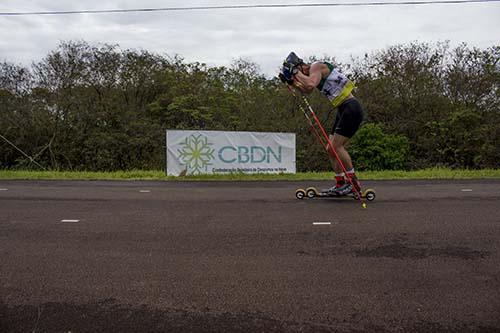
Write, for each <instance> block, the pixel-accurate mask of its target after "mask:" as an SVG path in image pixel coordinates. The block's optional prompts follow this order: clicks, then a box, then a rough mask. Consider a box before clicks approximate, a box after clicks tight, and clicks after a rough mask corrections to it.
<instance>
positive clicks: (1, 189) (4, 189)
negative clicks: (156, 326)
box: [0, 188, 9, 191]
mask: <svg viewBox="0 0 500 333" xmlns="http://www.w3.org/2000/svg"><path fill="white" fill-rule="evenodd" d="M8 190H9V189H6V188H0V191H8Z"/></svg>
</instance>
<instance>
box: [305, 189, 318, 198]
mask: <svg viewBox="0 0 500 333" xmlns="http://www.w3.org/2000/svg"><path fill="white" fill-rule="evenodd" d="M306 196H307V197H308V198H309V199H312V198H314V197H317V196H319V193H318V191H317V190H316V188H314V187H309V188H307V189H306Z"/></svg>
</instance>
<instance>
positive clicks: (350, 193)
mask: <svg viewBox="0 0 500 333" xmlns="http://www.w3.org/2000/svg"><path fill="white" fill-rule="evenodd" d="M358 193H361V198H364V199H366V200H368V201H373V200H375V197H376V194H375V190H373V189H370V188H369V189H366V190H364V191H361V192H356V191H354V190H353V189H352V185H350V184H349V185H347V186H346V187H345V188H344V189H341V191H336V190H335V189H326V190H322V191H318V190H317V189H316V188H315V187H308V188H307V189H305V190H304V189H297V190H296V191H295V197H296V198H297V199H304V198H309V199H313V198H340V197H352V198H354V199H355V200H359V199H360V198H359V194H358Z"/></svg>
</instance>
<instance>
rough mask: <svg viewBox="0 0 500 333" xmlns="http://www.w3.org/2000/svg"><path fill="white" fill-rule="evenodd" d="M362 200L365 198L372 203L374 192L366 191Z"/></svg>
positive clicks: (374, 196)
mask: <svg viewBox="0 0 500 333" xmlns="http://www.w3.org/2000/svg"><path fill="white" fill-rule="evenodd" d="M363 198H366V200H368V201H373V200H375V198H376V194H375V190H372V189H366V190H365V191H364V192H363Z"/></svg>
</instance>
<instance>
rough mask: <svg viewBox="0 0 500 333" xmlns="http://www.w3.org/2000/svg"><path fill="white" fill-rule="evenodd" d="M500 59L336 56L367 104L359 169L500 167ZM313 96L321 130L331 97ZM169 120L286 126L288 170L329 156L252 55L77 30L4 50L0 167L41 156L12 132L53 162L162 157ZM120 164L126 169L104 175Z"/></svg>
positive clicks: (439, 47) (416, 50)
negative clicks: (66, 37)
mask: <svg viewBox="0 0 500 333" xmlns="http://www.w3.org/2000/svg"><path fill="white" fill-rule="evenodd" d="M333 51H334V50H332V52H333ZM314 59H315V58H311V60H314ZM322 59H325V60H329V61H332V62H334V63H336V62H335V59H333V58H332V57H329V56H324V57H323V58H322ZM499 59H500V46H492V47H490V48H486V49H478V48H474V47H469V46H467V45H465V44H463V45H460V46H458V47H455V48H451V47H450V46H449V45H448V44H447V43H440V44H429V43H410V44H405V45H395V46H391V47H388V48H387V49H385V50H380V51H376V52H374V53H371V54H367V55H366V56H365V57H363V58H358V59H353V60H352V61H351V62H350V63H345V64H337V65H338V66H339V67H340V68H341V69H342V70H343V71H344V72H345V73H347V74H348V76H350V77H351V78H352V79H353V80H354V81H355V82H356V84H357V90H356V91H355V95H356V96H357V97H358V98H359V99H360V100H361V102H362V104H364V106H365V108H366V110H367V117H366V122H365V125H364V126H363V127H362V129H361V130H360V132H359V133H358V134H357V136H356V137H355V139H354V140H353V142H352V147H351V151H352V155H353V158H354V160H355V161H356V165H355V167H356V169H357V170H361V171H362V170H364V171H367V170H407V171H411V170H419V169H428V168H433V167H436V166H439V167H442V168H450V169H485V168H489V169H498V168H499V166H500V89H499V87H500V63H499ZM279 65H280V59H276V67H277V68H278V66H279ZM311 104H312V106H313V107H314V109H315V110H316V111H317V113H318V114H319V115H320V118H321V119H323V121H324V123H325V126H326V127H327V129H328V130H329V127H330V126H331V124H332V123H333V118H334V112H331V108H330V105H329V104H328V103H327V101H326V99H325V98H323V97H322V96H320V95H319V94H313V95H312V96H311ZM166 129H200V130H226V131H269V132H293V133H296V134H297V169H298V171H299V172H302V173H301V174H299V175H298V176H297V177H301V176H303V177H306V176H305V175H317V174H314V173H313V174H310V173H309V172H318V171H324V170H329V169H330V165H329V162H328V159H327V156H326V154H325V153H324V152H323V151H322V147H321V146H320V145H318V144H316V143H315V141H314V137H313V136H312V135H311V133H310V132H309V130H308V127H307V123H306V121H305V120H304V119H303V116H302V115H301V113H300V110H299V108H298V106H297V101H296V100H294V98H293V97H292V96H291V95H290V94H289V92H288V91H287V90H286V88H284V87H283V84H282V83H281V82H280V81H279V80H278V79H277V78H269V77H266V76H264V75H263V74H262V73H261V72H260V71H259V67H258V65H257V64H255V63H251V62H248V61H244V60H235V61H234V63H233V64H232V65H231V66H229V67H208V66H207V65H205V64H201V63H186V62H185V61H184V60H183V59H182V58H180V57H177V56H176V57H169V56H164V55H158V54H153V53H150V52H148V51H144V50H128V49H127V50H123V49H120V48H119V47H118V46H115V45H90V44H88V43H86V42H84V41H78V42H73V41H70V42H63V43H61V44H60V46H59V47H58V48H57V49H55V50H53V51H51V52H49V53H48V54H47V56H46V57H45V58H44V59H43V60H41V61H38V62H34V63H33V64H32V65H31V66H30V67H23V66H19V65H17V64H15V63H12V62H4V63H0V135H1V136H2V137H0V169H8V170H19V169H21V170H22V169H26V168H34V167H35V166H36V165H34V163H33V162H32V161H31V160H30V159H29V158H27V157H26V156H24V155H23V154H22V153H20V151H19V150H17V149H16V148H15V147H14V146H16V147H18V148H19V149H20V150H22V151H24V152H26V154H27V155H28V156H29V157H32V158H34V160H35V161H37V162H38V163H39V164H40V165H41V166H43V167H44V168H46V169H48V170H70V171H95V172H97V171H117V170H137V169H138V170H161V169H163V168H164V164H165V139H164V138H165V130H166ZM9 142H10V143H9ZM433 170H434V169H433ZM440 170H447V169H440ZM398 172H399V171H398ZM422 172H423V173H426V171H422ZM446 172H448V171H446ZM449 172H450V174H454V173H455V172H457V173H460V172H461V171H449ZM468 172H469V171H468ZM160 173H161V172H151V173H148V172H142V171H141V172H140V175H141V177H144V175H145V176H146V177H148V175H149V174H151V175H155V176H154V177H157V178H158V177H161V176H157V175H159V174H160ZM3 174H4V175H5V174H6V172H3ZM11 174H12V175H15V174H16V173H11ZM18 174H19V175H21V174H22V172H21V173H18ZM26 174H29V173H26ZM85 174H87V173H76V174H75V175H85ZM115 174H116V175H120V174H123V175H134V174H135V172H134V171H129V172H124V173H120V172H118V173H111V174H108V173H106V174H104V175H106V177H110V176H109V175H115ZM367 174H370V175H376V174H377V173H367ZM388 174H390V173H388ZM409 174H413V175H415V173H409ZM417 174H418V171H417ZM47 175H50V173H48V174H47ZM54 175H61V173H54ZM125 177H128V176H125ZM238 177H242V178H244V176H238ZM287 177H288V176H287ZM271 178H272V177H271Z"/></svg>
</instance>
